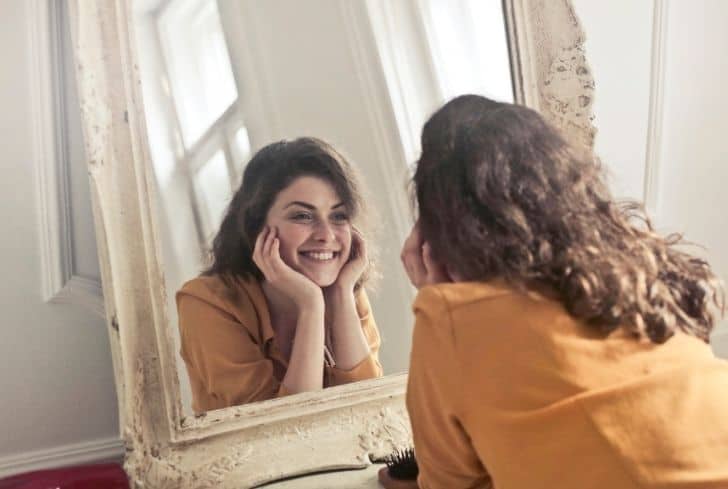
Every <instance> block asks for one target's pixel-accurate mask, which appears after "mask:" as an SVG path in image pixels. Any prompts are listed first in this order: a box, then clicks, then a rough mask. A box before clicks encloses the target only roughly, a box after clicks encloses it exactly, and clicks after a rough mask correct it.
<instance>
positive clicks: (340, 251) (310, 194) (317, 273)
mask: <svg viewBox="0 0 728 489" xmlns="http://www.w3.org/2000/svg"><path fill="white" fill-rule="evenodd" d="M349 217H350V216H349V214H348V211H347V209H346V207H345V205H344V202H343V201H342V200H341V198H340V197H339V195H338V194H337V193H336V191H335V190H334V187H333V186H332V185H331V184H330V183H329V182H327V181H326V180H323V179H321V178H318V177H310V176H304V177H299V178H297V179H295V180H294V181H293V182H292V183H291V184H290V185H289V186H288V187H286V188H284V189H283V190H281V191H280V192H279V193H278V195H277V196H276V198H275V201H274V202H273V205H272V206H271V208H270V210H269V211H268V215H267V217H266V225H267V226H271V227H274V228H276V229H277V231H278V232H277V236H278V239H279V240H280V253H281V258H282V259H283V261H284V262H285V263H286V264H287V265H288V266H289V267H291V268H293V269H294V270H296V271H297V272H299V273H302V274H303V275H305V276H306V277H308V278H309V279H310V280H311V281H313V282H314V283H316V284H317V285H318V286H319V287H328V286H329V285H331V284H333V283H334V282H335V281H336V279H337V277H338V276H339V272H340V271H341V268H342V267H343V266H344V264H345V263H346V261H347V260H348V259H349V252H350V249H351V223H350V221H349Z"/></svg>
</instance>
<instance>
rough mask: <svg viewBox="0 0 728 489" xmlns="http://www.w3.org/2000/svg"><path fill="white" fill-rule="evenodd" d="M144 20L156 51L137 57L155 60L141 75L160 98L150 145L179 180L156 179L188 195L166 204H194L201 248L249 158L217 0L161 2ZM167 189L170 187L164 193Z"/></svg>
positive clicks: (171, 192)
mask: <svg viewBox="0 0 728 489" xmlns="http://www.w3.org/2000/svg"><path fill="white" fill-rule="evenodd" d="M147 15H148V16H149V17H148V18H149V19H150V24H149V25H150V26H152V30H153V32H150V34H149V35H147V36H146V39H148V40H150V42H149V43H148V44H147V45H145V46H144V49H145V50H155V52H156V54H150V53H142V54H143V55H144V56H143V57H148V58H149V59H150V60H154V59H155V58H156V61H150V62H149V63H146V65H145V71H146V76H145V78H146V79H147V80H154V83H156V84H157V85H158V89H157V90H155V91H156V92H157V93H158V94H159V95H160V96H161V97H162V98H164V99H165V103H163V104H162V103H161V101H160V110H159V112H158V117H155V118H154V120H150V121H148V125H149V126H150V131H149V132H150V142H151V143H152V146H153V153H160V152H161V151H160V150H159V149H158V148H159V147H165V146H168V147H169V148H170V150H171V152H172V153H173V154H174V159H175V162H174V170H173V171H174V172H175V174H176V175H177V176H176V177H175V178H171V177H170V178H166V179H165V180H164V181H160V182H159V183H160V186H161V188H160V191H161V193H162V194H165V195H169V196H172V195H181V192H183V193H185V194H187V199H188V200H187V202H186V203H185V202H183V201H181V200H180V202H171V201H170V202H167V203H166V207H168V208H169V209H174V207H175V206H176V205H185V204H186V205H190V204H191V205H192V207H193V212H194V214H195V217H196V219H195V220H196V222H195V226H196V227H197V234H198V239H199V242H200V245H201V246H202V247H205V246H207V245H209V243H210V240H211V238H212V237H213V235H214V233H215V232H216V231H217V228H218V226H219V224H220V220H221V218H222V214H223V212H224V209H225V207H226V206H227V204H228V202H229V200H230V197H231V195H232V189H233V187H234V186H235V185H236V183H237V182H238V181H239V178H240V176H241V173H242V166H243V163H244V162H245V161H246V160H247V159H248V158H249V157H250V141H249V139H248V132H247V130H246V128H245V126H244V124H243V117H242V113H241V112H242V110H241V107H240V105H239V100H238V87H237V85H236V81H235V77H234V74H233V68H232V63H231V59H230V54H229V51H228V47H227V44H226V40H225V34H224V31H223V28H222V24H221V21H220V14H219V11H218V8H217V2H216V1H215V0H169V1H167V2H164V1H163V2H162V3H161V5H160V6H159V8H157V9H156V10H155V11H153V12H149V13H148V14H147ZM142 25H144V24H143V23H142ZM149 44H152V45H149ZM162 106H163V108H161V107H162ZM164 133H166V134H167V138H166V141H165V140H164V139H162V134H164ZM157 134H158V135H157ZM152 135H155V138H152ZM152 139H157V140H156V141H153V140H152ZM155 147H156V148H157V149H154V148H155ZM154 159H155V160H157V158H154ZM158 164H159V163H158V162H157V161H155V165H158ZM167 165H168V164H167ZM167 173H169V171H167ZM169 186H174V188H173V189H172V188H165V187H169ZM170 215H174V213H173V212H170Z"/></svg>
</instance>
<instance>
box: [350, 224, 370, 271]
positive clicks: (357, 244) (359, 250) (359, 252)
mask: <svg viewBox="0 0 728 489" xmlns="http://www.w3.org/2000/svg"><path fill="white" fill-rule="evenodd" d="M350 257H351V259H352V260H360V261H362V262H364V263H366V261H367V246H366V243H365V242H364V238H363V237H362V235H361V233H359V231H358V230H357V229H356V228H352V229H351V252H350Z"/></svg>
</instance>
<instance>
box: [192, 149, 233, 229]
mask: <svg viewBox="0 0 728 489" xmlns="http://www.w3.org/2000/svg"><path fill="white" fill-rule="evenodd" d="M192 181H193V186H194V189H195V195H196V196H197V206H198V212H199V214H200V218H201V219H200V220H201V221H202V222H201V223H202V225H203V229H202V231H203V233H204V234H205V235H206V236H211V235H213V234H214V233H215V232H216V231H217V225H218V224H219V223H220V221H221V220H222V218H223V214H224V213H225V208H226V207H227V205H228V201H229V200H230V196H231V192H232V188H231V187H230V174H229V173H228V169H227V165H226V164H225V155H224V154H223V152H222V151H218V152H216V153H215V154H214V155H213V156H212V158H210V159H209V160H208V161H206V162H205V163H204V164H203V165H202V166H201V167H200V168H199V169H198V170H197V172H196V173H195V174H194V176H193V177H192Z"/></svg>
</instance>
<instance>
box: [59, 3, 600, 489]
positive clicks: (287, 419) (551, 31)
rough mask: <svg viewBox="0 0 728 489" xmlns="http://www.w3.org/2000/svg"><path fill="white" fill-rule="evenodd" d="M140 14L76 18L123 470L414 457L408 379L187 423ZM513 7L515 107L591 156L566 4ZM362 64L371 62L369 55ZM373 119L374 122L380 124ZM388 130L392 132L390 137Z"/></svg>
mask: <svg viewBox="0 0 728 489" xmlns="http://www.w3.org/2000/svg"><path fill="white" fill-rule="evenodd" d="M130 1H131V0H108V1H104V2H90V1H87V0H71V1H70V7H71V21H72V34H73V39H74V49H75V55H76V69H77V79H78V85H79V93H80V104H81V112H82V119H83V125H84V137H85V143H86V152H87V160H88V166H89V174H90V178H91V189H92V199H93V208H94V219H95V225H96V233H97V239H98V248H99V255H100V261H101V275H102V281H103V284H104V297H105V301H106V313H107V318H108V324H109V333H110V338H111V346H112V354H113V358H114V366H115V375H116V383H117V393H118V398H119V410H120V423H121V430H122V434H123V437H124V440H125V442H126V445H127V452H126V461H125V468H126V471H127V473H128V474H129V476H130V480H131V482H132V484H133V486H134V487H154V488H159V489H162V488H181V487H183V488H188V487H189V488H209V487H216V488H233V487H235V488H240V487H249V486H252V485H256V484H260V483H263V482H265V481H270V480H274V479H276V478H280V477H284V476H291V475H296V474H303V473H308V472H313V471H317V470H324V469H335V468H345V467H349V468H351V467H363V466H366V465H368V464H370V463H371V461H370V460H371V457H378V456H382V455H384V454H386V453H389V452H391V450H392V449H393V448H396V447H402V446H404V445H407V444H409V443H410V436H411V435H410V429H409V420H408V418H407V415H406V410H405V406H404V391H405V384H406V374H400V375H393V376H388V377H385V378H382V379H374V380H369V381H365V382H360V383H356V384H350V385H345V386H338V387H334V388H331V389H327V390H325V391H319V392H310V393H305V394H300V395H297V396H291V397H286V398H282V399H276V400H270V401H265V402H261V403H255V404H250V405H243V406H237V407H232V408H227V409H222V410H217V411H211V412H208V413H206V414H205V415H202V416H200V417H192V418H190V417H184V416H183V414H182V409H181V403H180V396H179V385H178V377H177V373H176V357H175V352H174V351H173V348H172V341H171V337H170V327H171V325H169V324H168V321H167V320H166V317H167V316H166V311H165V307H166V306H165V304H166V291H165V290H164V283H165V282H164V277H163V271H162V268H161V260H160V257H161V253H160V242H159V239H158V236H157V230H156V227H155V222H154V216H155V215H156V214H155V205H156V204H155V202H156V196H155V187H154V185H153V170H152V167H151V162H150V156H149V149H148V147H147V139H146V129H145V122H144V116H143V106H142V99H141V87H140V81H139V74H138V71H137V68H136V62H135V59H136V53H135V47H134V43H133V33H132V32H131V28H132V25H131V24H132V23H131V6H130ZM341 3H342V4H345V5H347V4H349V3H351V2H341ZM504 6H505V13H506V15H505V17H506V23H507V26H508V35H509V46H510V49H511V59H512V66H513V73H514V76H513V78H514V88H515V90H514V92H515V98H516V100H517V101H518V102H519V103H524V104H526V105H529V106H531V107H533V108H535V109H536V110H539V111H541V112H542V113H543V114H545V115H546V116H547V117H548V118H549V119H550V120H552V121H554V122H555V123H556V124H558V125H559V126H560V127H562V128H563V130H564V131H565V134H566V135H567V137H568V138H569V139H571V140H573V141H576V142H578V143H582V144H585V145H587V146H591V145H592V143H593V138H594V132H595V130H594V128H593V126H592V123H591V120H592V114H591V102H592V99H593V90H594V81H593V79H592V77H591V74H590V70H589V68H588V66H587V64H586V60H585V56H584V48H583V43H584V35H583V33H582V31H581V28H580V26H579V23H578V20H577V18H576V16H575V14H574V10H573V7H572V6H571V4H570V2H569V0H548V1H547V0H504ZM345 8H348V7H345ZM345 11H346V10H345ZM349 21H351V19H350V18H349V19H348V21H347V25H348V27H349V28H350V30H352V31H358V32H352V33H351V36H352V37H351V39H352V42H354V43H356V41H357V39H359V38H360V36H362V35H364V33H363V32H361V29H362V28H364V27H366V26H365V25H361V24H359V22H358V21H357V22H356V23H354V22H349ZM367 35H369V34H367ZM354 48H355V49H356V46H355V47H354ZM362 49H363V48H362ZM358 55H360V56H364V55H367V56H369V55H370V54H369V53H363V52H361V50H360V51H359V52H358ZM380 56H382V54H381V53H380ZM384 61H385V62H386V60H384ZM361 76H362V77H363V79H364V80H366V81H367V83H368V85H367V86H368V87H369V88H372V89H371V90H369V95H370V96H371V97H374V96H376V94H377V93H381V87H379V86H378V85H377V83H379V82H380V81H381V77H376V79H375V77H374V74H372V73H362V74H361ZM375 88H376V89H375ZM370 105H371V106H373V107H374V106H378V104H376V103H372V104H370ZM371 117H372V118H373V120H375V121H376V120H377V119H378V118H381V117H383V116H382V114H376V113H372V114H371ZM379 127H380V128H381V130H382V131H384V128H386V127H388V126H387V125H386V124H379ZM389 127H391V126H389ZM379 136H380V137H379V139H381V141H379V142H378V144H379V145H380V146H381V147H380V151H381V152H382V153H383V154H386V155H387V156H388V158H387V159H386V160H385V161H389V160H390V159H396V157H397V155H398V154H399V152H397V151H396V149H395V148H392V147H390V145H389V143H388V141H389V139H390V138H389V137H388V136H387V135H386V134H379ZM400 163H401V164H404V162H400Z"/></svg>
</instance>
